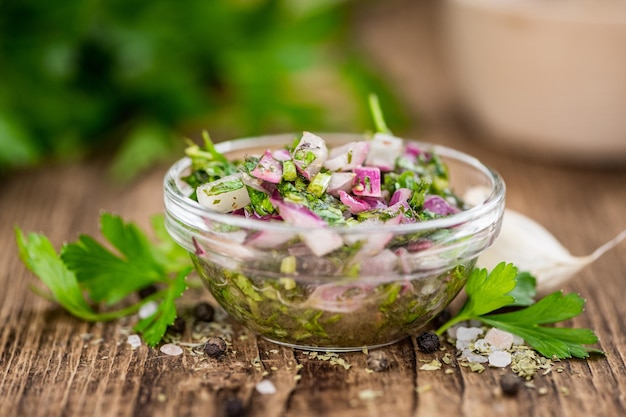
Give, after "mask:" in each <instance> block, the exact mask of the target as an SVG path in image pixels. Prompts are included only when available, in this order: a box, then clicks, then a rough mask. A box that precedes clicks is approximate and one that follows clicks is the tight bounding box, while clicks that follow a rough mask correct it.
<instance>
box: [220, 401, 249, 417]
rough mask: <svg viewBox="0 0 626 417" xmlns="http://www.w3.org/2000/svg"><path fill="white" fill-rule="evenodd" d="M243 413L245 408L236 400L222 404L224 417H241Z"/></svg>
mask: <svg viewBox="0 0 626 417" xmlns="http://www.w3.org/2000/svg"><path fill="white" fill-rule="evenodd" d="M244 413H245V407H244V406H243V402H242V401H241V400H240V399H239V398H237V397H233V398H229V399H227V400H226V402H225V403H224V416H225V417H241V416H243V415H244Z"/></svg>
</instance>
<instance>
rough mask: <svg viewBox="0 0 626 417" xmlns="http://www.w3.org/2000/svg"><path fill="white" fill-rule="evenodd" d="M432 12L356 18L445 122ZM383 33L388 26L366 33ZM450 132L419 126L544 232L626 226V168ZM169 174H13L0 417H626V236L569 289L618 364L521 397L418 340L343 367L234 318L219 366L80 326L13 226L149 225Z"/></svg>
mask: <svg viewBox="0 0 626 417" xmlns="http://www.w3.org/2000/svg"><path fill="white" fill-rule="evenodd" d="M372 3H374V2H372ZM409 3H410V4H416V6H410V5H409ZM418 3H421V5H417V4H418ZM429 3H431V2H429ZM423 5H424V2H415V3H411V2H407V1H390V2H388V3H387V2H380V3H379V4H373V7H372V11H370V12H369V13H367V12H364V13H363V15H362V16H361V17H360V18H361V20H360V21H361V22H362V26H361V28H362V29H363V28H366V29H367V31H366V33H365V35H364V39H366V44H367V45H368V47H369V48H370V51H371V53H372V55H373V56H375V57H377V58H378V63H379V64H380V65H381V68H382V70H384V71H386V72H387V73H388V74H390V76H391V78H392V79H393V80H394V81H395V82H396V83H397V84H398V91H401V92H403V93H404V94H405V100H406V102H407V103H409V104H410V105H411V106H412V108H415V109H417V110H418V112H419V113H421V114H425V115H426V116H427V118H428V116H429V115H434V114H440V110H441V108H442V107H445V103H446V95H447V94H448V91H447V90H446V86H445V83H439V81H440V79H439V76H440V74H439V72H438V71H437V68H436V66H433V65H431V64H432V62H431V61H430V60H428V59H425V58H424V57H425V56H427V55H428V56H430V53H431V52H432V51H433V50H432V45H430V44H429V43H428V39H430V38H429V35H430V33H428V31H427V29H428V28H429V27H432V25H433V23H432V20H431V19H430V18H429V15H428V14H424V13H423V12H424V11H428V10H430V8H429V7H427V8H426V9H425V7H424V6H423ZM420 23H421V24H420ZM376 25H385V28H387V29H388V30H384V31H379V32H378V35H376V36H372V35H368V33H369V34H371V31H372V27H374V26H376ZM377 27H378V28H380V26H377ZM403 28H404V29H405V30H404V31H403ZM407 28H408V29H407ZM406 30H410V31H411V32H409V34H408V35H407V34H406V33H407V32H406ZM394 37H395V38H394ZM394 47H396V48H397V47H402V48H405V52H406V50H411V48H415V49H414V50H415V54H414V55H411V54H407V53H403V54H398V51H395V53H394V51H393V48H394ZM399 56H402V57H404V60H403V59H401V58H398V57H399ZM407 60H409V61H410V62H407ZM409 68H411V69H413V70H411V71H408V69H409ZM424 72H426V73H424ZM433 80H435V81H437V82H435V81H433ZM438 80H439V81H438ZM437 86H439V87H441V88H438V87H437ZM429 89H431V90H429ZM411 92H415V93H414V94H413V93H411ZM420 92H426V93H428V94H426V96H420ZM434 119H437V118H436V117H434V118H431V120H434ZM435 124H436V125H437V123H435ZM438 126H439V127H436V128H426V129H423V130H421V133H420V135H419V139H423V140H426V141H432V142H437V143H442V144H447V145H452V146H454V147H456V148H459V149H461V150H464V151H467V152H470V153H472V154H474V155H475V156H477V157H479V158H481V159H482V160H483V161H484V162H485V163H487V164H489V165H491V166H492V167H493V168H495V169H496V170H498V171H499V172H500V173H501V174H502V175H503V177H504V178H505V180H506V183H507V187H508V194H507V206H508V207H510V208H513V209H516V210H518V211H520V212H522V213H525V214H527V215H530V216H532V217H533V218H534V219H535V220H537V221H539V222H540V223H542V224H544V225H545V226H546V227H547V228H548V229H549V230H551V231H552V232H553V233H554V234H555V236H556V237H557V238H558V239H559V240H560V241H562V242H563V243H564V244H565V246H566V247H567V248H569V250H570V251H571V252H572V253H574V254H577V255H584V254H588V253H590V252H591V251H593V250H594V249H595V248H596V247H598V246H599V245H601V244H602V243H604V242H605V241H608V240H609V239H611V238H612V237H614V236H615V235H616V234H617V233H618V232H619V231H620V230H623V229H626V215H625V213H626V209H625V207H626V171H623V170H622V171H603V170H594V169H590V168H575V167H564V166H561V167H559V166H551V164H548V163H545V162H536V161H531V160H524V159H519V158H516V157H515V156H512V155H506V154H504V153H502V152H498V151H494V150H490V149H489V147H488V146H486V145H484V144H483V143H482V142H474V141H473V140H472V139H471V135H470V134H469V133H467V132H466V131H465V130H459V129H451V128H449V126H450V125H449V124H447V123H439V124H438ZM441 126H444V128H441ZM408 136H412V137H415V136H417V133H416V132H413V133H411V132H409V134H408ZM164 171H165V167H159V168H156V169H154V170H153V171H151V172H150V173H148V174H146V175H144V176H142V177H141V178H140V179H139V180H137V181H136V182H134V183H132V184H129V185H126V186H116V185H114V184H112V183H111V182H110V181H108V180H107V178H106V164H105V163H104V162H103V161H87V162H83V163H75V164H69V165H66V166H44V167H41V168H40V169H37V170H34V171H26V172H17V173H14V174H12V175H11V176H9V177H8V178H3V179H2V182H1V183H0V236H1V239H0V266H1V267H0V320H1V322H2V323H3V325H2V327H0V416H28V417H37V416H45V417H55V416H119V417H123V416H168V417H169V416H227V415H230V416H237V415H249V416H298V417H308V416H348V417H357V416H368V415H371V416H378V415H389V416H394V417H402V416H423V417H428V416H437V415H441V416H477V417H478V416H490V415H501V416H518V415H519V416H521V415H523V416H570V417H572V416H573V417H576V416H581V417H582V416H596V415H597V416H610V417H612V416H624V415H626V398H625V395H626V364H625V362H626V361H625V356H626V355H625V353H624V352H626V321H625V317H626V303H625V302H624V296H623V294H624V291H625V290H626V279H625V276H626V272H625V271H626V244H624V243H622V244H621V245H620V246H619V247H617V248H615V249H614V250H612V251H611V252H609V253H607V254H606V255H604V256H603V257H602V258H600V259H599V260H598V261H596V262H595V263H594V264H593V265H591V266H589V267H587V268H585V269H584V270H583V271H581V272H580V273H579V274H578V275H577V276H576V278H575V279H574V280H573V281H571V282H570V283H569V284H568V285H566V286H565V287H564V289H565V290H566V291H576V292H579V293H581V294H582V296H584V297H585V298H586V299H587V306H586V311H585V312H584V313H583V314H582V315H581V316H579V317H577V318H575V319H574V320H572V321H570V322H568V323H566V324H565V325H567V326H577V327H590V328H593V329H595V330H596V332H597V334H598V335H599V337H600V339H601V342H600V344H599V347H600V348H602V349H603V350H604V351H605V352H606V353H607V355H606V356H605V357H594V358H592V359H590V360H567V361H564V362H562V363H560V364H559V367H561V368H562V372H551V373H549V374H547V375H537V376H536V377H535V378H534V379H533V381H532V382H533V384H534V388H530V387H524V388H523V389H522V390H521V391H520V392H519V393H518V395H517V396H515V397H507V396H503V395H502V393H501V392H500V389H499V379H500V376H501V375H502V374H504V373H510V372H511V371H510V370H508V369H507V370H500V369H492V368H488V369H486V371H485V372H484V373H481V374H477V373H473V372H471V371H470V370H469V369H468V368H465V367H461V366H458V363H457V362H456V360H453V361H452V364H451V365H450V366H446V369H450V370H451V371H450V372H444V371H443V370H442V371H424V370H421V369H419V368H421V367H422V366H423V364H424V361H426V362H429V361H430V360H431V359H432V357H433V356H432V355H427V354H424V353H421V352H419V351H418V350H417V348H416V346H415V342H414V340H409V339H407V340H404V341H402V342H400V343H397V344H395V345H392V346H389V347H387V348H384V349H382V350H383V352H384V353H385V354H386V355H387V357H388V358H389V360H390V362H391V367H390V369H389V370H388V371H385V372H369V371H368V370H367V369H366V358H367V356H366V355H365V354H364V353H362V352H355V353H346V354H341V356H340V357H341V359H343V360H344V361H345V363H347V364H349V365H350V366H349V367H344V366H341V365H340V364H333V363H331V362H330V361H323V360H319V359H316V358H311V357H310V356H309V355H307V354H305V353H303V352H301V351H294V350H292V349H289V348H284V347H279V346H275V345H272V344H271V343H268V342H267V341H264V340H263V339H260V338H257V337H255V336H254V335H252V334H249V333H247V332H245V330H244V329H243V328H242V327H240V326H239V325H237V324H236V323H234V322H232V321H231V320H229V319H228V318H222V322H223V323H224V326H222V327H220V328H218V329H217V330H216V331H218V332H224V331H225V330H232V334H231V333H228V335H231V339H232V346H231V347H230V348H229V351H228V354H227V355H226V356H225V357H224V358H223V359H221V360H213V359H208V358H205V357H203V356H201V355H198V356H196V355H192V354H191V353H190V352H189V351H186V353H185V354H183V355H182V356H176V357H173V356H167V355H164V354H162V353H160V352H159V350H158V349H149V348H148V347H146V346H142V347H140V348H138V349H136V350H133V349H131V347H130V345H129V344H128V343H127V335H128V333H129V328H128V323H126V322H114V323H108V324H89V323H85V322H81V321H79V320H77V319H75V318H73V317H72V316H70V315H68V314H66V313H65V312H63V311H62V310H61V309H59V308H58V307H57V306H55V305H54V304H52V303H50V302H48V301H47V300H45V299H43V298H41V297H39V296H37V295H35V294H34V293H33V292H32V291H30V289H29V287H31V286H36V287H39V288H41V287H40V286H39V285H38V282H37V280H36V278H35V277H34V276H33V275H32V274H31V273H30V272H29V271H27V270H26V268H25V267H24V266H23V265H22V263H21V262H20V260H19V258H18V255H17V250H16V246H15V240H14V237H13V227H14V226H19V227H20V228H22V229H23V230H24V231H37V232H43V233H45V234H46V235H47V236H49V237H50V239H51V241H52V242H53V244H54V245H55V246H56V247H57V248H59V246H60V245H61V244H62V243H63V242H64V241H70V240H74V239H75V238H76V236H77V233H79V232H84V233H89V234H92V235H96V234H97V219H98V216H99V213H100V212H101V210H106V211H110V212H114V213H118V214H120V215H122V216H123V217H124V218H125V219H128V220H133V221H136V222H137V223H139V224H140V225H141V226H143V227H147V226H148V218H149V216H151V215H153V214H157V213H160V212H162V191H161V190H162V186H161V180H162V176H163V173H164ZM207 298H208V293H207V292H206V291H204V290H202V289H199V290H190V291H188V292H187V293H186V295H185V296H184V297H183V299H182V300H181V309H185V308H187V307H191V306H193V305H194V304H195V303H196V302H197V301H198V300H202V299H207ZM187 337H188V338H189V337H190V336H189V335H187ZM446 348H447V352H454V350H453V348H452V347H451V346H449V345H446ZM442 354H443V352H439V353H437V354H436V355H439V356H441V355H442ZM346 368H348V369H346ZM264 379H267V380H270V381H272V382H273V384H274V386H275V387H276V389H277V392H276V393H275V394H271V395H261V394H260V393H259V392H257V391H256V390H255V385H256V384H257V383H258V382H260V381H262V380H264Z"/></svg>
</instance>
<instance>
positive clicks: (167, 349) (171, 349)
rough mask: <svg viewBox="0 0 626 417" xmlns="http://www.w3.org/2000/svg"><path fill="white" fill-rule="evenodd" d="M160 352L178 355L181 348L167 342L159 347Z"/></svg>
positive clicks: (181, 351) (180, 352)
mask: <svg viewBox="0 0 626 417" xmlns="http://www.w3.org/2000/svg"><path fill="white" fill-rule="evenodd" d="M159 350H160V351H161V352H162V353H165V354H166V355H170V356H178V355H182V354H183V348H181V347H180V346H178V345H175V344H173V343H167V344H165V345H163V346H161V349H159Z"/></svg>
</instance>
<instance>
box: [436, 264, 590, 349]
mask: <svg viewBox="0 0 626 417" xmlns="http://www.w3.org/2000/svg"><path fill="white" fill-rule="evenodd" d="M534 283H535V280H534V278H533V277H532V276H530V274H527V273H521V274H518V272H517V268H516V267H515V266H514V265H512V264H505V263H504V262H502V263H500V264H498V265H497V266H496V267H495V268H494V269H493V270H492V271H491V272H490V273H488V272H487V270H486V269H475V270H474V271H473V272H472V274H471V275H470V277H469V278H468V281H467V284H466V287H465V290H466V293H467V296H468V298H467V301H466V302H465V304H464V305H463V307H461V310H460V311H459V312H458V314H457V315H456V316H455V317H453V318H452V319H450V320H449V321H448V322H447V323H445V324H444V325H443V326H441V327H440V328H439V329H438V330H437V334H439V335H441V334H442V333H443V332H444V331H445V330H447V329H448V328H449V327H451V326H453V325H454V324H457V323H459V322H462V321H466V320H479V321H481V322H483V323H485V324H487V325H490V326H492V327H496V328H498V329H501V330H504V331H507V332H509V333H512V334H515V335H517V336H520V337H522V338H523V339H524V340H525V341H526V343H528V344H529V345H530V346H531V347H532V348H533V349H535V350H536V351H537V352H539V353H540V354H542V355H544V356H546V357H548V358H552V357H557V358H559V359H564V358H570V357H572V356H574V357H577V358H586V357H588V356H589V353H590V352H594V353H602V352H601V351H600V350H598V349H595V348H590V347H586V346H583V345H590V344H594V343H596V342H597V341H598V337H597V336H596V335H595V333H594V332H593V331H592V330H590V329H572V328H556V327H547V326H542V325H544V324H554V323H558V322H561V321H564V320H569V319H571V318H573V317H576V316H577V315H579V314H580V313H582V311H583V307H584V304H585V301H584V299H583V298H581V297H580V296H579V295H578V294H573V293H572V294H567V295H563V293H562V292H561V291H558V292H555V293H553V294H550V295H548V296H546V297H544V298H542V299H541V300H539V301H537V302H536V303H534V304H533V303H532V302H533V297H534V295H535V293H536V291H535V288H534ZM511 306H527V307H525V308H521V309H518V310H516V311H512V312H508V313H500V314H490V313H493V312H494V311H495V310H498V309H500V308H502V307H511Z"/></svg>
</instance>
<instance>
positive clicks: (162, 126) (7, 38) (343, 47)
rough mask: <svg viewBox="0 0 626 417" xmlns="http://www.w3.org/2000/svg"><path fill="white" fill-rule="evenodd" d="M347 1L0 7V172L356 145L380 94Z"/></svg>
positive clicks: (125, 170)
mask: <svg viewBox="0 0 626 417" xmlns="http://www.w3.org/2000/svg"><path fill="white" fill-rule="evenodd" d="M355 7H358V2H350V1H347V0H343V1H342V0H316V1H308V0H187V1H174V0H149V1H148V0H107V1H99V0H64V1H61V2H53V1H49V0H3V1H0V77H1V80H2V81H1V83H2V87H1V88H0V172H7V171H10V170H12V169H14V168H16V167H23V166H34V165H37V164H40V163H41V162H42V161H47V160H55V161H58V160H61V161H63V160H67V159H68V158H70V159H71V158H81V157H84V156H86V155H89V154H94V153H103V152H109V153H115V155H116V156H115V159H114V162H113V164H112V167H113V172H114V173H115V174H116V176H117V177H118V178H130V177H132V176H133V175H135V174H136V173H137V172H138V171H140V170H142V169H143V168H145V167H148V166H150V165H151V164H153V163H154V162H156V161H159V160H163V159H171V158H172V155H173V154H174V155H175V156H178V154H177V153H176V152H177V147H178V148H180V146H181V144H182V143H183V141H182V140H181V138H182V137H185V136H188V137H193V135H195V134H197V132H199V131H201V130H203V129H206V130H208V131H209V132H210V133H211V134H212V136H213V138H214V139H216V140H218V141H219V140H223V139H228V138H233V137H239V136H245V135H258V134H265V133H273V132H286V131H297V130H317V131H332V130H335V131H340V130H343V131H357V132H358V131H362V130H365V129H367V128H369V127H370V126H371V125H372V124H371V122H370V119H369V114H368V109H367V95H368V93H370V92H376V93H377V94H378V95H379V97H380V98H381V101H382V102H383V106H384V107H385V109H386V110H387V111H386V113H387V114H388V119H390V120H388V122H389V124H390V125H391V126H401V125H402V123H403V116H402V114H403V113H402V112H401V109H400V108H399V106H398V105H397V102H396V100H395V99H394V97H393V96H392V94H391V93H390V90H389V89H388V88H386V86H385V82H384V80H382V79H381V77H379V76H377V74H375V73H374V72H373V71H372V70H371V69H370V68H371V67H370V66H368V64H367V57H365V56H363V54H362V53H361V52H360V51H359V48H358V46H357V45H356V44H355V42H354V39H352V38H351V32H350V16H351V11H353V8H355Z"/></svg>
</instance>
